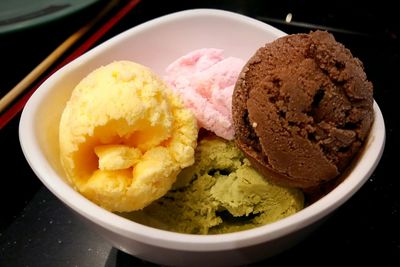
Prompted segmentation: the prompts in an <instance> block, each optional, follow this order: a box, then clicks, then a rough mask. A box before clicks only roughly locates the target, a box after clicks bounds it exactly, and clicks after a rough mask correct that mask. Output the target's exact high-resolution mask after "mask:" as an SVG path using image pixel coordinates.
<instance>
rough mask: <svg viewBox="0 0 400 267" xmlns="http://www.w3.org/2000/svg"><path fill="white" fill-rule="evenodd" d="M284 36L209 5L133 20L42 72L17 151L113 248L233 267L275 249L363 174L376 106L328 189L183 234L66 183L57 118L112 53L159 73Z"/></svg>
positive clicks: (323, 213)
mask: <svg viewBox="0 0 400 267" xmlns="http://www.w3.org/2000/svg"><path fill="white" fill-rule="evenodd" d="M283 35H285V33H284V32H282V31H279V30H278V29H276V28H273V27H271V26H269V25H267V24H265V23H262V22H260V21H257V20H254V19H252V18H249V17H246V16H243V15H239V14H235V13H231V12H227V11H222V10H211V9H195V10H187V11H182V12H178V13H173V14H170V15H166V16H163V17H160V18H157V19H154V20H151V21H149V22H146V23H144V24H141V25H139V26H136V27H133V28H131V29H129V30H127V31H125V32H123V33H121V34H119V35H117V36H115V37H113V38H112V39H110V40H108V41H106V42H104V43H102V44H101V45H99V46H98V47H96V48H94V49H92V50H91V51H89V52H87V53H86V54H84V55H82V56H81V57H79V58H77V59H76V60H74V61H72V62H71V63H69V64H68V65H66V66H64V67H63V68H61V69H60V70H59V71H57V72H56V73H54V74H53V75H52V76H51V77H50V78H48V79H47V80H46V81H45V82H44V83H43V84H42V85H41V86H40V87H39V88H38V90H37V91H36V92H35V93H34V94H33V96H32V97H31V98H30V100H29V101H28V103H27V105H26V106H25V108H24V110H23V113H22V116H21V120H20V128H19V137H20V143H21V146H22V150H23V152H24V155H25V157H26V159H27V161H28V163H29V165H30V166H31V168H32V169H33V171H34V172H35V174H36V175H37V176H38V177H39V179H40V180H41V181H42V182H43V184H44V185H45V186H46V187H47V188H48V189H49V190H50V191H51V192H52V193H53V194H54V195H55V196H57V197H58V198H59V199H60V200H61V201H62V202H63V203H64V204H65V205H66V206H68V207H69V208H71V209H72V210H73V211H74V212H75V213H76V214H77V215H78V216H79V217H80V218H81V219H82V220H83V221H84V222H85V223H86V224H87V226H88V228H89V229H93V230H95V231H97V232H98V234H99V235H101V236H103V237H104V238H105V239H106V240H108V241H109V242H110V243H111V244H112V245H113V246H115V247H116V248H118V249H120V250H122V251H124V252H126V253H129V254H131V255H133V256H136V257H139V258H141V259H144V260H147V261H150V262H154V263H158V264H162V265H173V266H205V265H209V266H232V265H242V264H248V263H251V262H256V261H259V260H262V259H264V258H267V257H270V256H272V255H274V254H276V253H279V252H281V251H283V250H285V249H287V248H289V247H291V246H293V245H295V244H296V243H298V242H299V241H301V240H302V239H303V238H304V237H306V236H307V234H309V233H310V232H311V231H313V230H314V229H315V228H316V227H317V226H318V225H319V224H320V223H321V222H323V221H324V219H326V218H327V216H328V215H329V214H331V213H332V212H333V211H334V210H336V209H337V208H338V207H340V206H341V205H342V204H343V203H344V202H346V201H347V200H348V199H349V198H350V197H351V196H352V195H353V194H354V193H355V192H357V191H358V189H359V188H360V187H361V186H362V185H363V184H364V183H365V182H366V181H367V179H368V178H369V177H370V175H371V174H372V173H373V171H374V169H375V167H376V166H377V164H378V162H379V160H380V158H381V155H382V152H383V148H384V143H385V126H384V121H383V117H382V114H381V111H380V109H379V107H378V105H377V103H374V106H373V107H374V116H375V118H374V123H373V125H372V128H371V131H370V134H369V136H368V138H367V140H366V141H365V145H364V147H363V149H362V150H361V151H360V152H359V154H358V155H357V157H356V158H355V159H354V162H353V164H352V165H351V166H350V167H349V169H348V171H346V173H345V174H343V175H345V176H346V177H344V179H343V181H342V182H341V183H340V184H339V185H338V186H337V187H335V188H334V189H333V190H332V191H331V192H329V193H328V194H326V195H325V196H323V197H322V198H321V199H319V200H318V201H316V202H314V203H313V204H311V205H309V206H307V207H306V208H304V209H303V210H301V211H299V212H298V213H296V214H294V215H291V216H289V217H287V218H285V219H282V220H279V221H277V222H274V223H271V224H268V225H265V226H261V227H257V228H254V229H251V230H245V231H240V232H235V233H229V234H218V235H208V236H201V235H190V234H180V233H175V232H168V231H164V230H159V229H155V228H151V227H148V226H144V225H141V224H139V223H136V222H133V221H130V220H128V219H126V218H123V217H121V216H118V215H116V214H114V213H111V212H109V211H107V210H105V209H103V208H101V207H99V206H97V205H96V204H94V203H92V202H91V201H89V200H88V199H86V198H85V197H83V196H82V195H81V194H79V193H78V192H77V191H75V190H74V189H73V188H72V187H71V186H70V185H69V184H68V183H67V182H66V176H65V174H64V171H63V169H62V167H61V164H60V159H59V148H58V125H59V120H60V116H61V113H62V111H63V109H64V107H65V104H66V102H67V100H68V99H69V97H70V94H71V92H72V90H73V88H74V87H75V85H76V84H77V83H78V82H79V81H80V80H81V79H82V78H84V77H85V76H86V75H87V74H88V73H89V72H91V71H92V70H94V69H96V68H98V67H100V66H101V65H105V64H108V63H110V62H112V61H116V60H132V61H135V62H137V63H140V64H143V65H145V66H148V67H150V68H151V69H153V70H154V71H155V72H156V73H158V74H160V75H163V73H164V69H165V67H166V66H167V65H168V64H169V63H170V62H172V61H173V60H174V59H176V58H178V57H179V56H181V55H183V54H185V53H187V52H188V51H192V50H194V49H198V48H203V47H215V48H221V49H224V50H225V53H226V55H231V56H235V57H239V58H242V59H244V60H247V59H249V58H250V56H251V55H252V54H253V53H254V52H255V51H256V50H257V49H258V48H259V47H260V46H262V45H264V44H265V43H266V42H270V41H272V40H274V39H276V38H278V37H280V36H283Z"/></svg>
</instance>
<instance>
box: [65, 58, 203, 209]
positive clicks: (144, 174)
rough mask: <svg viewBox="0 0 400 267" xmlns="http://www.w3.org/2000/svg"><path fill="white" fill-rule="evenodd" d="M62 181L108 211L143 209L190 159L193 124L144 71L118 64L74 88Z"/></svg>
mask: <svg viewBox="0 0 400 267" xmlns="http://www.w3.org/2000/svg"><path fill="white" fill-rule="evenodd" d="M59 132H60V134H59V143H60V158H61V163H62V165H63V167H64V169H65V171H66V174H67V178H68V181H69V182H70V183H71V184H72V185H73V186H74V188H75V189H76V190H78V191H79V192H81V193H82V194H83V195H84V196H86V197H87V198H88V199H90V200H92V201H93V202H95V203H97V204H99V205H100V206H102V207H104V208H106V209H108V210H111V211H132V210H137V209H141V208H143V207H145V206H147V205H148V204H149V203H151V202H152V201H154V200H155V199H158V198H159V197H161V196H163V195H164V194H165V193H166V192H167V191H168V190H169V189H170V188H171V185H172V184H173V183H174V182H175V179H176V175H177V174H178V173H179V172H180V171H181V169H182V168H184V167H186V166H189V165H191V164H193V162H194V149H195V147H196V144H197V133H198V129H197V122H196V119H195V117H194V115H193V113H192V112H191V111H190V110H188V109H187V108H185V107H184V106H183V103H182V102H181V100H180V99H179V98H178V97H177V96H176V95H174V94H173V93H172V92H171V91H170V89H169V88H168V86H167V85H166V84H165V82H164V81H163V80H162V79H161V78H159V77H158V76H157V75H155V74H154V73H153V72H152V71H151V70H150V69H148V68H146V67H144V66H142V65H139V64H136V63H134V62H130V61H116V62H113V63H110V64H108V65H106V66H102V67H100V68H98V69H96V70H94V71H93V72H91V73H90V74H89V75H88V76H86V77H85V78H84V79H83V80H82V81H81V82H80V83H79V84H78V85H77V86H76V87H75V89H74V90H73V92H72V95H71V98H70V100H69V101H68V103H67V105H66V107H65V109H64V111H63V113H62V117H61V121H60V125H59Z"/></svg>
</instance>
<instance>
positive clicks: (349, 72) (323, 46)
mask: <svg viewBox="0 0 400 267" xmlns="http://www.w3.org/2000/svg"><path fill="white" fill-rule="evenodd" d="M372 105H373V86H372V84H371V82H369V81H368V79H367V76H366V74H365V72H364V68H363V65H362V63H361V61H360V60H359V59H357V58H355V57H353V55H352V54H351V52H350V51H349V50H348V49H346V48H345V47H344V46H343V45H342V44H340V43H339V42H337V41H336V40H335V39H334V37H333V36H332V35H331V34H329V33H327V32H324V31H316V32H311V33H310V34H296V35H288V36H285V37H281V38H279V39H277V40H275V41H274V42H272V43H268V44H266V45H265V46H264V47H261V48H260V49H259V50H258V51H257V52H256V53H255V55H254V56H253V57H252V58H251V59H250V60H249V61H248V63H247V64H246V66H245V67H244V69H243V71H242V72H241V74H240V77H239V79H238V82H237V83H236V86H235V90H234V95H233V100H232V106H233V109H232V112H233V121H234V127H235V133H236V142H237V144H238V146H239V147H240V148H241V149H242V150H243V151H244V153H245V154H246V156H247V157H248V158H249V159H250V161H251V162H252V164H253V165H254V167H255V168H257V169H258V170H259V171H260V172H261V173H262V174H264V175H265V176H266V177H270V178H271V179H272V180H273V181H275V182H277V183H279V184H282V185H287V186H295V187H300V188H310V187H315V186H319V185H320V184H322V183H324V182H326V181H329V180H332V179H334V178H335V177H337V176H338V175H339V174H340V173H341V172H342V171H343V170H344V169H345V168H346V166H347V165H348V164H349V162H350V161H351V160H352V158H353V157H354V156H355V154H356V153H357V152H358V151H359V149H360V148H361V146H362V144H363V142H364V140H365V138H366V137H367V135H368V133H369V130H370V127H371V124H372V122H373V107H372Z"/></svg>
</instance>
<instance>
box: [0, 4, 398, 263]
mask: <svg viewBox="0 0 400 267" xmlns="http://www.w3.org/2000/svg"><path fill="white" fill-rule="evenodd" d="M2 1H4V0H2ZM44 2H45V1H44ZM47 2H51V1H47ZM107 2H108V1H105V0H99V1H93V3H91V4H89V5H87V6H85V7H84V8H81V9H79V10H76V11H75V12H71V13H70V14H68V15H65V16H61V17H59V18H56V19H52V20H49V21H45V22H42V23H39V24H38V25H32V26H27V27H24V28H22V29H14V30H8V31H6V32H0V62H1V63H2V64H3V66H2V67H1V70H2V71H1V73H0V94H1V95H2V96H3V95H4V94H6V93H7V92H8V91H9V90H10V89H11V88H12V87H13V86H15V85H16V84H17V83H18V82H19V81H20V80H21V79H22V78H23V77H24V76H26V75H27V74H28V73H29V71H30V70H32V69H33V68H34V67H35V66H36V65H38V64H39V63H40V62H41V61H42V60H43V59H44V58H45V57H46V56H47V55H48V54H49V53H50V52H51V51H53V50H54V49H55V48H56V47H57V46H58V45H59V44H61V43H62V42H63V41H64V40H65V39H66V38H68V37H69V36H70V35H71V34H72V33H74V32H75V31H77V29H79V28H80V27H82V25H84V24H86V23H87V22H88V21H90V20H91V19H92V18H93V17H94V16H95V15H96V14H97V13H99V12H100V10H101V9H102V8H103V7H104V5H106V4H107ZM127 2H129V1H125V0H121V1H119V2H118V3H117V5H116V6H115V7H114V8H113V10H112V12H110V14H109V15H107V16H105V17H104V18H103V19H102V20H101V21H100V22H99V23H98V25H96V26H95V27H94V28H93V29H92V30H90V31H89V33H88V34H87V35H85V36H84V38H83V39H82V40H80V41H78V42H77V43H76V44H75V45H74V46H73V47H72V48H71V49H70V50H69V51H68V52H69V53H70V52H71V51H73V50H74V49H76V48H77V47H78V46H79V45H80V44H82V42H84V40H85V38H86V39H87V38H89V37H90V36H92V35H93V34H96V32H97V31H98V30H99V28H100V27H101V25H102V24H104V23H105V22H106V21H107V20H109V19H110V18H112V16H115V14H116V13H117V12H118V10H120V9H121V8H123V6H124V5H126V4H127ZM192 8H217V9H224V10H229V11H233V12H237V13H241V14H244V15H247V16H249V17H252V18H255V19H258V20H261V21H263V22H265V23H268V24H270V25H272V26H275V27H277V28H279V29H281V30H282V31H284V32H286V33H288V34H292V33H304V32H309V31H311V30H316V29H322V30H327V31H329V32H331V33H333V34H334V36H335V38H336V39H337V40H338V41H340V42H342V43H343V44H344V45H345V46H346V47H347V48H349V49H350V50H351V51H352V53H353V55H355V56H356V57H358V58H360V59H361V61H362V62H363V63H364V67H365V70H366V73H367V75H368V78H369V80H371V81H372V83H373V84H374V97H375V100H376V101H377V103H378V105H379V106H380V108H381V110H382V113H383V116H384V119H385V123H386V131H387V141H386V148H385V152H384V155H383V157H382V160H381V162H380V164H379V166H378V167H377V169H376V171H375V173H374V174H373V175H372V177H371V178H370V179H369V180H368V182H367V183H366V184H365V185H364V186H363V188H362V189H361V190H360V191H359V192H358V193H356V195H355V196H354V197H353V198H352V199H351V200H350V201H348V202H347V203H346V204H345V205H343V206H342V207H341V208H340V209H339V210H338V211H337V212H335V213H334V215H333V216H332V217H331V218H330V219H329V220H328V221H327V222H326V223H325V224H323V225H322V226H321V227H320V229H319V230H318V231H317V232H315V233H314V234H312V235H311V236H310V237H309V238H308V239H306V240H305V241H304V242H302V243H300V244H299V245H298V246H296V247H294V248H292V249H290V250H288V251H286V252H284V253H283V254H280V255H278V256H276V257H274V258H272V259H269V260H266V261H265V262H263V263H259V265H260V266H261V265H262V266H282V265H287V264H292V263H304V264H307V265H311V266H319V265H321V264H322V265H325V261H326V262H329V264H328V265H332V264H336V263H337V264H339V263H344V262H358V263H360V262H364V261H365V262H369V263H372V262H374V261H377V262H379V263H380V264H379V266H400V230H399V225H400V197H399V194H398V188H399V187H400V182H399V179H398V172H397V169H395V163H397V161H395V160H396V159H397V149H398V148H399V146H398V141H397V139H396V136H399V134H400V132H399V119H398V115H397V113H398V112H397V111H396V110H395V108H396V106H397V103H396V102H395V101H397V100H396V97H397V91H398V90H399V86H398V82H397V78H398V77H399V76H400V59H399V52H400V43H399V37H400V32H399V30H400V29H399V25H400V21H399V17H400V16H399V14H398V9H397V8H396V7H395V1H344V0H338V1H329V2H326V1H315V0H312V1H310V0H308V1H306V0H297V1H294V0H293V1H289V0H286V1H285V0H280V1H261V0H260V1H255V0H247V1H244V0H243V1H239V0H230V1H228V0H222V1H209V0H204V1H183V0H181V1H179V0H178V1H155V0H141V1H139V3H138V4H137V5H136V6H135V7H134V8H133V9H132V10H131V11H130V12H129V13H128V14H127V15H126V16H125V17H124V18H122V20H121V21H119V23H117V24H116V25H115V26H114V27H113V28H112V29H111V30H109V31H108V32H107V33H106V34H105V35H103V36H102V37H101V38H99V40H98V41H96V42H95V43H94V44H93V46H95V45H98V44H100V43H102V42H104V41H105V40H107V39H109V38H111V37H113V36H115V35H117V34H118V33H121V32H122V31H124V30H127V29H129V28H131V27H134V26H135V25H138V24H140V23H143V22H145V21H148V20H150V19H153V18H156V17H159V16H162V15H165V14H168V13H172V12H176V11H179V10H185V9H192ZM2 12H4V11H2ZM0 14H2V13H1V12H0ZM6 23H7V21H5V20H2V18H1V17H0V29H1V27H2V26H4V25H5V24H6ZM234 30H235V29H232V31H234ZM132 49H134V48H132ZM67 55H68V53H67V54H66V55H65V56H63V57H61V58H60V59H59V60H58V61H57V62H56V63H55V64H54V66H56V65H57V63H60V62H62V60H63V59H65V57H66V56H67ZM47 74H48V73H45V74H43V75H42V77H41V78H44V77H46V75H47ZM21 97H23V95H22V96H21ZM16 102H18V99H17V100H16V101H15V102H14V104H15V103H16ZM1 115H3V117H4V112H3V114H1ZM19 115H20V112H17V113H16V115H15V116H14V117H13V118H12V119H11V120H10V121H9V122H8V123H6V124H5V126H4V127H3V128H2V129H1V130H0V134H1V136H0V142H1V143H0V148H1V150H0V151H1V152H2V156H1V160H0V162H1V185H0V208H1V211H2V212H1V216H0V266H152V264H150V263H145V262H142V261H141V260H138V259H136V258H134V257H132V256H130V255H127V254H125V253H123V252H121V251H118V250H116V249H114V248H112V247H111V245H109V244H107V243H106V242H105V241H104V240H102V239H101V238H100V237H98V236H96V234H95V233H92V232H91V231H90V230H89V229H86V228H85V226H84V225H81V224H80V221H77V220H76V218H75V217H74V215H73V214H72V213H71V212H70V211H69V210H68V209H67V208H66V207H65V206H63V205H62V204H61V203H60V202H59V201H58V200H57V199H56V198H55V197H54V196H52V195H51V194H50V193H49V192H48V191H47V189H45V188H44V187H43V185H42V184H41V182H40V181H39V180H38V179H37V178H36V176H35V174H34V173H33V172H32V170H31V169H30V167H29V166H28V164H27V162H26V160H25V158H24V156H23V155H22V151H21V149H20V145H19V140H18V123H19ZM1 119H3V118H1ZM348 218H351V220H349V219H348ZM28 228H31V229H32V231H31V236H29V237H28V236H27V234H26V233H27V229H28ZM44 229H45V230H44ZM316 255H318V258H321V259H324V260H323V261H322V262H318V264H317V263H314V259H315V258H316V257H317V256H316ZM256 265H257V264H254V266H256Z"/></svg>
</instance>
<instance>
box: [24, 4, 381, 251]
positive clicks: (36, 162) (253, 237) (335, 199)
mask: <svg viewBox="0 0 400 267" xmlns="http://www.w3.org/2000/svg"><path fill="white" fill-rule="evenodd" d="M210 15H211V16H217V17H220V18H223V19H233V20H239V21H240V22H243V23H249V24H251V25H253V26H255V27H261V28H262V29H264V30H269V31H271V32H272V33H273V34H276V35H277V36H281V35H285V33H283V32H282V31H280V30H278V29H276V28H274V27H272V26H270V25H268V24H265V23H263V22H261V21H258V20H255V19H253V18H250V17H247V16H244V15H241V14H237V13H234V12H230V11H224V10H217V9H190V10H184V11H179V12H175V13H171V14H168V15H165V16H162V17H159V18H156V19H153V20H150V21H148V22H145V23H143V24H140V25H138V26H135V27H133V28H131V29H128V30H127V31H125V32H122V33H120V34H118V35H116V36H115V37H113V38H111V39H110V40H107V41H105V42H104V43H103V44H100V45H99V46H98V47H96V48H93V49H92V50H91V51H89V52H87V53H86V54H84V55H82V56H81V57H79V58H77V59H75V60H74V61H72V62H71V63H69V64H67V65H66V66H64V67H63V68H61V69H60V70H58V71H57V72H56V73H54V74H53V75H52V76H51V77H49V78H48V79H47V80H46V81H45V82H44V83H43V84H42V85H41V86H40V87H39V88H38V89H37V90H36V92H35V93H34V94H33V95H32V96H31V98H30V99H29V101H28V102H27V104H26V106H25V108H24V110H23V112H22V115H21V118H20V124H19V139H20V145H21V148H22V151H23V154H24V156H25V158H26V160H27V162H28V164H29V165H30V167H31V168H32V170H33V171H34V173H35V174H36V175H37V176H38V178H39V179H40V180H41V181H42V183H43V184H44V185H45V186H46V187H47V188H48V189H49V190H50V191H51V192H52V193H53V194H54V195H55V196H56V197H57V198H58V199H60V200H61V201H62V202H63V203H64V204H66V205H67V206H68V207H69V208H71V209H72V210H74V211H75V212H77V213H79V214H80V215H82V216H83V217H85V218H87V219H88V220H90V221H91V222H93V223H95V224H99V225H101V226H102V227H104V228H106V229H108V230H109V231H111V232H114V233H116V234H118V235H123V236H125V237H126V238H130V239H134V240H137V241H139V242H141V243H145V244H147V245H151V246H156V247H162V248H166V249H174V250H181V251H222V250H230V249H238V248H242V247H247V246H252V245H257V244H260V243H265V242H269V241H271V240H274V239H277V238H280V237H284V236H286V235H288V234H290V233H292V232H294V231H297V230H300V229H302V228H305V227H307V226H309V225H311V224H313V223H314V222H316V221H318V220H320V219H321V218H323V217H325V216H326V215H327V214H329V213H331V212H332V211H334V210H335V209H337V208H338V207H339V206H341V205H342V204H343V203H344V202H345V201H347V200H348V199H349V198H350V197H351V196H352V195H353V194H354V193H355V192H356V191H358V189H359V188H360V187H361V186H362V185H363V184H364V183H365V182H366V181H367V180H368V178H369V177H370V175H371V174H372V173H373V171H374V170H375V168H376V166H377V165H378V163H379V160H380V158H381V156H382V153H383V150H384V144H385V138H386V137H385V135H386V133H385V124H384V120H383V116H382V113H381V110H380V109H379V106H378V104H377V103H376V102H375V101H374V104H373V108H374V116H375V117H374V123H373V125H372V128H371V133H373V134H374V135H373V136H372V138H369V141H368V143H367V144H366V145H367V147H368V149H367V150H365V151H364V153H365V154H364V157H363V158H362V160H360V161H359V163H358V164H357V165H356V166H355V167H354V169H353V171H352V172H351V173H350V174H349V175H348V177H347V178H346V179H345V180H344V181H343V182H341V183H340V184H339V185H338V186H337V187H336V188H335V189H334V190H332V191H331V192H330V193H328V194H327V195H325V196H324V197H322V198H321V199H320V200H318V201H317V202H315V203H313V204H312V205H310V206H308V207H306V208H304V209H303V210H301V211H299V212H297V213H295V214H293V215H291V216H289V217H286V218H284V219H281V220H279V221H277V222H274V223H271V224H267V225H264V226H260V227H257V228H254V229H249V230H244V231H240V232H234V233H227V234H217V235H205V236H202V235H193V234H182V233H175V232H170V231H165V230H160V229H156V228H152V227H149V226H145V225H141V224H139V223H136V222H133V221H131V220H128V219H126V218H123V217H121V216H119V215H117V214H114V213H112V212H109V211H107V210H105V209H103V208H101V207H99V206H97V205H96V204H94V203H92V202H91V201H89V200H88V199H86V198H85V197H83V196H82V195H81V194H80V193H78V192H77V191H75V190H74V189H73V188H72V187H71V186H70V185H68V184H67V183H66V182H65V181H64V180H63V178H61V177H59V176H58V175H57V173H56V171H55V170H54V169H53V168H52V166H51V165H50V163H49V162H48V161H47V160H46V157H45V155H44V153H43V152H42V151H41V149H40V146H39V143H38V142H37V141H36V140H37V138H36V134H35V132H36V131H35V123H34V122H35V115H36V114H37V112H38V109H39V107H40V103H41V101H42V100H43V99H44V98H45V97H46V95H47V93H48V92H50V91H51V89H52V88H53V89H54V87H52V86H51V85H52V84H53V83H54V82H55V81H56V80H57V79H60V75H59V74H60V73H63V72H65V71H71V70H72V69H73V67H74V66H75V65H78V64H79V63H80V62H82V61H84V60H86V58H88V57H93V56H95V55H96V54H97V53H101V51H102V49H103V48H104V47H106V46H107V45H109V44H110V43H114V42H118V41H120V40H123V38H126V37H128V36H129V35H130V34H132V33H134V32H139V31H142V30H146V29H148V28H151V27H154V26H157V25H158V24H160V23H167V22H170V21H173V20H176V19H182V18H187V19H188V18H193V17H196V16H197V17H202V16H210Z"/></svg>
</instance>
